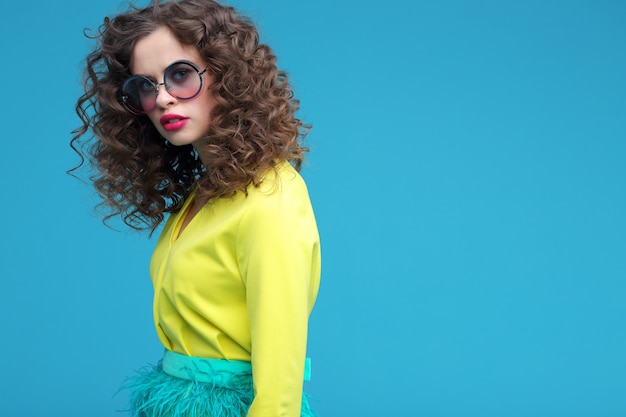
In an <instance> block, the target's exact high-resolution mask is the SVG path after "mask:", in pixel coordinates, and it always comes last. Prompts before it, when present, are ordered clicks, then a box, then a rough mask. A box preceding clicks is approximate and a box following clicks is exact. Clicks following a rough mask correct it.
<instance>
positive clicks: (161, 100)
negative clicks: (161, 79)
mask: <svg viewBox="0 0 626 417" xmlns="http://www.w3.org/2000/svg"><path fill="white" fill-rule="evenodd" d="M157 87H158V90H157V97H156V104H157V106H158V107H160V108H162V109H165V108H167V107H168V106H170V105H172V104H174V103H176V102H177V99H176V97H175V96H173V95H171V94H170V92H169V91H167V88H165V84H164V83H161V84H157Z"/></svg>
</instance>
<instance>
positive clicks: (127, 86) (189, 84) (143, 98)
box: [122, 61, 207, 114]
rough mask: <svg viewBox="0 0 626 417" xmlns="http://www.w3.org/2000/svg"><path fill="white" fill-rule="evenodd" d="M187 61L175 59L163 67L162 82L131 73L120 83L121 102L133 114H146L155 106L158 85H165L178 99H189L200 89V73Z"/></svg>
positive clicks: (201, 72) (201, 73)
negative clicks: (131, 74)
mask: <svg viewBox="0 0 626 417" xmlns="http://www.w3.org/2000/svg"><path fill="white" fill-rule="evenodd" d="M206 71H207V68H205V69H204V70H203V71H200V70H199V69H198V67H196V66H195V65H194V64H192V63H191V62H189V61H176V62H174V63H172V64H170V65H169V66H168V67H167V68H165V72H164V73H163V82H162V83H157V84H155V83H154V82H153V81H152V80H150V79H149V78H147V77H145V76H143V75H133V76H132V77H130V78H128V79H127V80H126V81H124V83H123V84H122V102H123V103H124V106H125V107H126V108H127V109H128V110H129V111H130V112H131V113H135V114H148V113H150V112H151V111H153V110H154V109H156V107H157V96H158V95H159V87H160V86H165V89H166V90H167V92H168V93H169V94H170V95H171V96H173V97H175V98H177V99H178V100H191V99H192V98H194V97H196V96H197V95H198V94H200V92H201V91H202V75H203V74H204V73H205V72H206Z"/></svg>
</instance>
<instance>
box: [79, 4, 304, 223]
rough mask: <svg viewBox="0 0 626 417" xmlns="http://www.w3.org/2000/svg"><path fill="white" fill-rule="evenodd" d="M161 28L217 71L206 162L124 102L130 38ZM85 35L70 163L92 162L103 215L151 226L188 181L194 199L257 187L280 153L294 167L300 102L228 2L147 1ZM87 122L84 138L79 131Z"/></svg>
mask: <svg viewBox="0 0 626 417" xmlns="http://www.w3.org/2000/svg"><path fill="white" fill-rule="evenodd" d="M161 27H167V28H169V29H170V30H171V32H172V33H173V34H174V36H175V37H176V38H177V39H178V41H179V42H180V43H181V44H184V45H192V46H194V47H196V48H197V50H198V51H199V53H200V54H201V56H203V57H205V58H206V60H207V62H208V63H209V71H211V72H212V73H213V74H214V76H215V83H214V84H213V85H212V86H211V91H212V94H213V95H214V97H215V100H216V102H217V105H216V106H215V107H214V108H213V110H212V112H211V114H210V115H207V117H209V116H210V117H211V127H210V129H209V132H208V133H207V135H206V138H204V139H205V142H206V145H203V146H204V147H205V148H203V149H202V152H203V155H207V156H208V158H209V160H210V164H206V165H203V164H202V162H201V161H200V159H199V157H198V154H197V152H196V150H195V149H194V148H193V147H192V146H191V145H184V146H179V147H177V146H173V145H171V144H170V143H169V142H167V141H166V140H165V139H164V138H163V137H162V136H161V135H160V134H159V133H158V131H157V130H156V128H155V127H154V125H153V124H152V123H151V122H150V120H149V119H148V117H146V116H137V115H133V114H131V113H130V112H129V111H128V110H127V109H126V108H125V107H124V105H123V103H122V99H121V93H120V87H121V85H122V83H123V82H124V80H125V79H127V78H128V77H129V76H130V75H131V73H130V61H131V55H132V52H133V48H134V46H135V44H136V43H137V41H138V40H140V39H142V38H143V37H145V36H147V35H149V34H151V33H152V32H154V31H155V30H156V29H158V28H161ZM87 36H88V37H90V38H92V39H95V41H96V46H95V48H94V49H93V51H92V52H91V53H90V54H89V55H88V56H87V59H86V66H85V70H84V90H85V94H83V95H82V96H81V97H80V98H79V99H78V101H77V104H76V113H77V114H78V116H79V117H80V119H81V121H82V126H81V127H79V128H78V129H76V130H75V131H74V132H72V133H73V134H74V136H73V138H72V140H71V142H70V144H71V146H72V148H73V149H74V150H75V151H76V152H77V153H78V154H79V155H80V157H81V162H80V164H79V165H78V166H77V167H76V168H74V169H77V168H79V167H80V166H82V165H83V163H84V162H85V160H87V161H88V162H89V163H90V164H91V166H92V167H93V168H94V170H95V171H96V173H95V174H94V175H92V177H91V180H92V181H93V182H94V185H95V188H96V190H97V191H98V193H99V194H100V195H101V197H102V198H103V202H102V203H101V205H105V206H108V207H109V209H110V213H109V214H108V215H107V216H106V217H105V221H106V219H109V218H111V217H114V216H117V215H120V216H121V217H122V219H123V220H124V222H125V223H126V224H127V225H129V226H130V227H132V228H134V229H138V230H141V229H151V230H152V231H154V230H155V228H156V227H157V226H158V225H159V224H160V223H161V222H162V221H163V218H164V213H172V212H176V211H178V210H179V209H180V207H181V204H182V202H183V201H184V200H185V199H186V198H187V197H188V196H189V194H190V193H191V190H192V188H193V186H194V184H197V187H198V192H197V196H198V198H201V199H202V200H203V201H209V200H211V199H215V198H222V197H230V196H233V195H235V194H236V193H237V192H238V191H240V192H244V193H245V192H246V189H247V188H248V187H249V186H250V185H251V184H252V185H254V186H258V185H259V184H260V182H261V180H262V176H263V174H264V173H265V172H266V171H267V170H268V169H272V168H275V167H276V164H277V163H278V162H280V161H289V162H290V163H291V164H292V165H293V166H294V167H295V168H296V169H298V170H299V169H300V167H301V164H302V162H303V159H304V154H305V153H306V152H307V148H306V147H304V145H303V140H304V137H305V135H306V133H307V131H308V129H309V126H308V125H304V124H303V123H302V121H301V120H300V119H298V118H297V117H296V115H295V113H296V111H297V110H298V105H299V101H298V100H296V99H294V97H293V92H292V89H291V87H290V86H289V83H288V78H287V74H286V73H285V72H284V71H281V70H279V69H278V68H277V66H276V56H275V55H274V54H273V52H272V51H271V49H270V48H269V47H268V46H267V45H265V44H261V43H260V42H259V35H258V31H257V30H256V28H255V26H254V25H253V24H252V23H251V21H250V20H249V19H247V18H245V17H242V16H240V15H238V14H237V12H236V11H235V10H234V9H233V8H232V7H227V6H223V5H220V4H219V3H216V2H215V1H212V0H180V1H171V2H167V3H160V2H159V0H153V2H152V5H150V6H148V7H146V8H137V7H131V9H129V10H128V11H127V12H125V13H123V14H120V15H117V16H115V17H114V18H112V19H110V18H108V17H107V18H105V19H104V23H103V25H101V26H100V28H99V30H98V31H97V33H96V34H95V35H87ZM89 131H91V132H92V133H93V134H92V135H91V136H90V137H88V138H87V140H86V141H85V142H83V140H79V139H80V138H81V137H83V135H85V134H86V133H87V132H89ZM83 139H84V138H83ZM85 145H88V146H86V147H85ZM83 149H86V151H83ZM70 171H73V170H70Z"/></svg>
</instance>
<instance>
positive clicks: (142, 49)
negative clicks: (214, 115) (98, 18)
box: [130, 27, 216, 150]
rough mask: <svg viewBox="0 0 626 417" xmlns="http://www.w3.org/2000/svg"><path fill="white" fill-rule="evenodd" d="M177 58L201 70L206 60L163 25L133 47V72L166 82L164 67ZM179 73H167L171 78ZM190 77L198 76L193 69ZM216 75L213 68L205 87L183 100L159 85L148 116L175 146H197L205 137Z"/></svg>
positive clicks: (203, 77)
mask: <svg viewBox="0 0 626 417" xmlns="http://www.w3.org/2000/svg"><path fill="white" fill-rule="evenodd" d="M176 61H188V62H191V63H193V64H194V65H195V66H196V67H197V68H198V69H199V70H200V71H203V70H204V69H205V68H206V67H207V63H206V61H205V60H204V59H202V57H201V56H200V53H199V52H198V50H197V49H196V48H194V47H193V46H188V45H183V44H181V43H180V42H179V41H178V39H176V37H175V36H174V35H173V34H172V32H171V31H170V30H169V29H168V28H166V27H160V28H158V29H157V30H155V31H154V32H152V33H151V34H150V35H148V36H146V37H144V38H141V39H140V40H139V41H138V42H137V44H136V45H135V49H133V54H132V59H131V68H130V69H131V72H132V73H133V75H143V76H145V77H146V78H148V79H150V80H151V81H152V82H153V83H154V84H161V83H163V77H164V72H165V69H166V68H167V67H168V66H170V64H172V63H174V62H176ZM176 76H177V75H176V74H175V73H174V74H173V75H172V74H170V75H168V80H170V79H174V77H176ZM191 76H193V77H195V76H196V73H195V72H194V73H193V74H191ZM214 79H215V78H214V76H213V74H212V73H210V71H206V72H205V73H204V74H203V75H202V90H201V91H200V92H199V93H198V95H197V96H195V97H194V98H192V99H190V100H180V99H178V98H176V97H175V96H173V95H170V93H169V92H168V91H167V89H166V88H165V86H164V85H160V86H159V90H158V95H157V97H156V108H155V109H154V110H152V111H151V112H150V113H148V115H147V116H148V117H149V118H150V120H151V121H152V123H153V124H154V126H155V127H156V128H157V130H158V131H159V133H161V135H162V136H163V137H164V138H165V139H167V140H168V141H169V142H170V143H171V144H172V145H176V146H181V145H188V144H192V145H194V147H196V150H197V149H198V148H197V146H196V145H197V141H198V139H200V138H202V137H203V136H204V135H206V133H207V132H208V130H209V126H210V125H211V110H212V109H213V108H214V107H215V105H216V102H215V99H214V98H213V95H212V94H211V92H210V91H209V88H210V86H211V85H212V84H213V81H214Z"/></svg>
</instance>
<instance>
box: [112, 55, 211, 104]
mask: <svg viewBox="0 0 626 417" xmlns="http://www.w3.org/2000/svg"><path fill="white" fill-rule="evenodd" d="M180 64H185V65H189V66H190V67H191V68H193V69H194V70H195V71H196V73H197V74H198V77H199V78H200V85H199V86H198V91H196V92H195V94H193V95H192V96H191V97H179V96H177V95H176V94H173V93H172V91H171V87H170V86H168V84H167V83H166V80H167V75H168V74H169V72H170V71H172V70H173V69H175V67H176V66H177V65H180ZM208 69H209V67H208V66H207V67H206V68H205V69H204V70H202V71H200V70H199V69H198V66H197V65H196V64H194V63H193V62H191V61H186V60H180V61H174V62H172V63H171V64H169V65H168V66H167V67H166V68H165V71H163V82H162V83H155V82H154V81H152V80H151V79H149V78H148V77H146V76H145V75H131V76H130V77H128V78H127V79H126V80H125V81H124V83H122V88H121V92H122V104H124V107H126V109H127V110H128V111H129V112H131V113H133V114H136V115H140V116H144V115H147V114H149V113H152V112H153V111H154V109H156V108H157V97H158V96H159V87H161V86H164V87H165V89H166V90H167V93H168V94H169V95H171V96H172V97H174V98H176V99H177V100H191V99H194V98H196V97H198V94H200V93H201V92H202V86H203V85H204V79H203V77H202V76H203V75H204V73H205V72H207V71H208ZM137 79H140V80H144V81H147V82H148V83H150V85H151V86H152V88H154V105H153V106H152V107H151V108H150V109H149V110H142V111H140V110H137V109H136V108H134V107H133V106H132V105H130V104H129V103H128V96H129V95H128V94H127V93H126V92H125V90H126V87H127V86H128V84H129V83H130V82H131V81H133V80H137Z"/></svg>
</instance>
